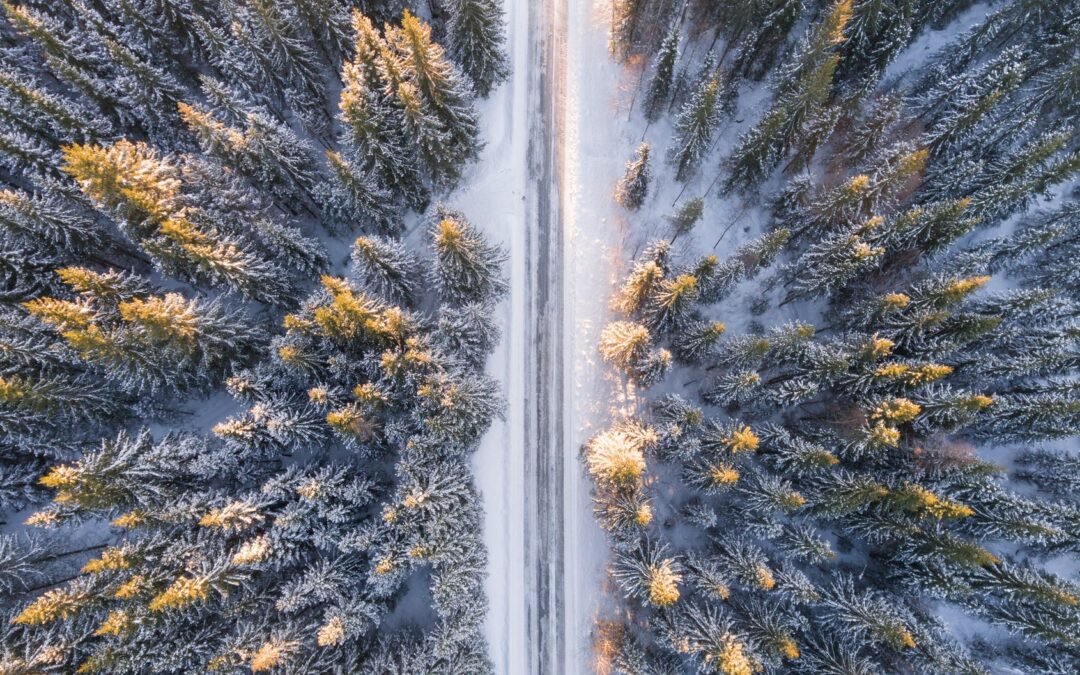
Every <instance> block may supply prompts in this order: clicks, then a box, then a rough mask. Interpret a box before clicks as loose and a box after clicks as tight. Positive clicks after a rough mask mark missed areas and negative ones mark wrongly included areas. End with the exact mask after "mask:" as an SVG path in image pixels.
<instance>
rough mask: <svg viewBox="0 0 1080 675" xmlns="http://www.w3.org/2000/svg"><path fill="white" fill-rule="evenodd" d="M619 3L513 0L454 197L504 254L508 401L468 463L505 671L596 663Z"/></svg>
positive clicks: (625, 142)
mask: <svg viewBox="0 0 1080 675" xmlns="http://www.w3.org/2000/svg"><path fill="white" fill-rule="evenodd" d="M609 11H610V5H609V0H507V25H508V35H509V40H508V49H509V51H510V55H511V62H512V67H513V74H512V76H511V78H510V80H509V81H508V82H507V83H505V84H504V85H503V86H502V87H500V88H499V89H498V90H497V91H496V92H495V93H494V94H493V95H492V96H491V97H490V98H489V99H488V100H487V101H485V102H484V103H483V105H482V108H481V113H482V115H483V118H484V121H483V129H484V134H485V141H486V147H485V149H484V153H483V156H482V157H481V159H480V161H479V162H478V163H477V165H476V167H475V170H474V173H473V175H472V176H470V177H469V179H468V183H467V184H468V187H467V188H466V189H464V190H461V191H459V192H457V193H455V195H454V198H453V199H452V204H453V205H454V206H455V207H456V208H460V209H461V210H463V211H464V212H465V213H466V214H467V215H468V216H469V217H470V218H471V219H472V220H473V222H475V223H476V224H477V225H478V226H480V227H482V228H484V229H485V230H486V231H487V232H488V233H489V234H490V235H491V236H492V237H494V238H495V239H497V240H500V241H502V242H503V244H504V245H505V246H506V247H507V249H508V250H509V253H510V263H509V275H510V281H511V292H510V297H509V299H508V300H507V301H506V302H504V303H503V304H502V305H501V306H500V308H499V310H498V311H499V315H500V320H501V324H502V326H503V340H502V343H501V345H500V348H499V350H498V351H497V352H496V354H495V355H494V356H493V357H492V359H491V362H490V364H489V372H490V373H491V374H492V375H494V376H496V377H498V378H499V380H500V381H501V382H502V383H503V385H504V392H505V395H506V399H507V414H506V417H505V420H504V421H502V422H500V423H498V424H496V425H495V426H494V427H493V429H492V430H491V432H489V433H488V435H487V436H486V437H485V439H484V442H483V444H482V446H481V448H480V449H479V451H478V452H477V454H476V456H475V458H474V462H473V465H474V471H475V472H476V476H477V482H478V486H479V488H480V491H481V494H482V495H483V499H484V508H485V512H486V518H485V525H484V528H485V532H484V541H485V543H486V545H487V549H488V554H489V558H490V565H489V577H488V584H487V593H488V597H489V599H490V601H491V609H490V612H489V614H488V621H487V638H488V642H489V646H490V649H491V656H492V660H493V661H494V663H495V669H496V672H498V673H506V674H512V675H518V674H519V673H520V674H534V673H535V674H541V673H543V674H549V673H575V674H576V673H587V672H591V671H592V666H591V664H590V646H589V637H590V630H591V627H592V623H593V621H594V619H595V617H596V615H597V614H598V613H599V611H600V609H601V603H602V596H601V592H602V588H603V579H604V565H605V561H606V559H607V544H606V542H605V540H604V537H603V534H602V532H601V531H600V529H599V527H598V526H597V525H596V523H595V521H594V520H593V517H592V509H591V502H590V498H589V484H588V481H587V479H586V477H585V476H584V474H583V473H582V469H581V464H580V462H579V460H578V448H579V447H580V446H581V443H582V441H583V440H584V439H585V438H586V437H587V436H588V435H590V434H591V433H592V430H593V429H594V428H595V427H597V426H600V425H602V424H604V423H605V422H606V420H607V418H608V414H609V411H610V409H611V407H612V405H613V404H614V405H617V401H615V400H614V398H613V392H614V389H613V388H606V387H604V386H598V383H600V384H601V385H602V384H603V379H602V369H600V368H599V365H598V363H597V361H596V356H595V345H596V337H597V335H598V331H599V329H600V327H601V326H602V325H603V324H604V320H605V318H606V316H607V313H608V310H607V301H606V298H607V297H608V295H609V292H610V288H611V285H612V283H613V279H614V278H615V277H616V267H617V260H618V257H619V256H618V250H619V242H620V241H621V238H622V237H621V233H620V232H621V227H620V222H619V219H618V218H617V217H616V214H615V211H614V205H613V203H612V202H611V200H610V198H609V195H610V191H611V187H612V185H613V184H614V182H615V180H617V178H618V173H619V167H620V166H621V164H622V161H623V158H622V155H623V154H626V153H624V152H623V151H624V150H626V149H627V148H630V147H632V139H631V138H630V135H631V134H630V133H629V131H628V130H626V129H625V128H624V127H625V126H626V125H625V124H619V123H618V122H619V121H621V120H622V119H625V109H624V108H623V109H622V112H619V109H620V107H621V106H625V100H622V101H621V102H620V100H621V99H626V98H628V97H625V96H622V95H621V94H620V92H621V91H622V88H621V87H620V77H621V76H622V75H621V73H622V69H621V68H620V67H619V66H617V65H616V64H614V63H613V62H612V61H611V59H610V57H609V55H608V53H607V37H608V25H607V19H608V15H609ZM627 152H628V150H627Z"/></svg>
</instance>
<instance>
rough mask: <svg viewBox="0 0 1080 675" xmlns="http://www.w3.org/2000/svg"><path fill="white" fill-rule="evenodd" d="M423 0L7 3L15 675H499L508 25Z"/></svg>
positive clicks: (2, 499) (1, 261)
mask: <svg viewBox="0 0 1080 675" xmlns="http://www.w3.org/2000/svg"><path fill="white" fill-rule="evenodd" d="M413 4H414V3H405V2H399V1H397V0H386V1H363V2H348V1H346V0H273V1H271V0H201V1H200V2H186V1H176V0H103V1H101V2H87V3H81V2H72V3H56V2H47V1H43V0H23V1H19V0H13V1H12V2H5V3H3V6H2V12H0V14H2V17H0V50H2V59H0V60H2V62H3V65H2V67H0V119H2V120H3V122H4V124H3V129H2V130H0V182H2V183H3V185H2V186H0V188H2V191H0V509H2V511H3V513H4V517H3V520H4V521H5V522H6V523H8V525H9V527H6V528H5V531H6V532H10V533H9V534H3V535H0V596H2V600H0V612H2V614H3V617H4V618H3V626H4V627H3V629H2V631H0V634H2V636H3V637H2V639H0V671H2V672H5V673H8V672H10V673H73V672H79V673H91V672H98V673H196V672H199V673H201V672H228V673H242V672H282V673H284V672H288V673H329V672H347V673H371V674H373V675H374V674H375V673H378V674H380V675H383V674H386V675H389V674H390V673H401V674H402V675H404V674H407V673H420V672H424V673H435V672H439V673H447V674H451V673H456V674H459V675H466V674H468V675H472V674H475V673H483V672H488V671H490V670H491V665H490V663H489V661H488V657H487V646H486V644H485V642H484V638H483V635H482V633H481V631H480V626H481V623H482V621H483V619H484V616H485V612H486V598H485V594H484V588H483V577H484V566H485V561H486V552H485V550H484V546H483V542H482V541H481V540H480V531H481V528H480V523H481V517H482V513H481V509H480V505H479V499H478V495H477V493H476V489H475V486H474V485H473V482H472V476H471V474H470V470H469V463H468V460H469V457H470V455H471V453H472V451H473V450H475V448H476V445H477V443H478V442H479V438H480V436H481V435H482V434H483V432H484V431H485V430H486V428H487V427H488V425H489V424H490V423H491V421H492V419H493V418H494V417H495V416H497V415H499V414H500V410H501V406H502V403H501V400H500V389H499V387H498V385H497V383H495V382H494V381H492V380H491V379H490V378H488V377H487V376H486V375H484V373H483V366H484V362H485V360H486V358H487V356H488V354H489V353H490V352H491V351H492V350H493V349H494V347H495V345H496V343H497V341H498V339H499V335H498V330H497V328H496V326H495V324H494V320H493V317H492V307H493V306H494V304H495V303H497V302H498V301H499V300H500V298H501V297H502V295H503V294H504V293H505V290H506V284H505V282H504V280H503V270H502V265H503V261H504V253H503V252H502V250H501V249H499V248H498V247H496V246H493V245H492V244H490V243H488V241H487V240H486V238H485V237H484V235H483V234H482V233H481V232H480V231H479V230H478V229H477V228H476V227H475V226H474V225H472V224H471V223H470V222H469V221H468V220H467V219H466V216H465V215H464V214H461V213H457V212H453V211H450V210H448V209H445V208H442V207H437V208H436V207H432V208H430V209H429V204H430V203H431V202H432V201H434V199H436V198H437V197H439V196H440V195H442V194H445V193H446V192H447V191H448V190H449V189H451V188H452V187H453V186H454V185H455V184H456V182H457V180H458V179H459V177H460V176H461V173H462V170H463V168H464V166H465V165H466V164H467V163H468V162H469V161H470V160H472V159H474V158H475V157H476V155H477V152H478V150H479V141H478V131H479V130H478V117H477V113H476V111H475V108H474V105H473V100H474V98H475V96H476V95H478V94H480V95H486V94H487V93H488V92H489V91H490V90H491V89H492V88H493V87H494V86H495V85H497V84H498V83H499V82H500V81H501V80H502V79H503V78H505V77H506V75H507V63H506V57H505V55H504V40H505V37H504V35H503V29H504V26H503V13H502V7H501V4H500V2H498V1H497V0H454V1H449V0H447V1H446V2H440V3H438V6H437V7H435V6H429V5H427V4H425V3H415V4H416V6H412V5H413ZM432 12H435V14H434V15H433V14H432ZM380 26H381V27H380ZM440 43H442V44H445V45H446V49H445V50H444V48H443V46H441V44H440ZM405 222H411V223H417V222H418V223H419V227H420V228H421V229H424V228H425V226H426V229H427V230H428V235H429V236H428V237H427V239H426V242H425V243H423V244H420V247H417V246H416V245H415V244H414V245H411V246H410V245H407V244H406V243H405V240H404V239H402V238H401V236H400V235H401V232H402V230H403V227H404V223H405ZM357 235H360V236H359V237H358V238H356V239H355V242H354V243H353V245H352V250H351V256H350V257H349V260H348V261H345V262H342V259H343V258H345V257H346V255H345V253H335V252H334V250H333V249H334V246H335V244H336V245H337V246H341V244H340V243H339V242H340V240H339V239H336V238H335V237H342V236H347V237H350V238H352V237H357ZM412 241H414V242H416V241H419V238H417V237H413V238H412ZM349 263H351V265H350V264H349ZM346 267H348V270H347V271H346V269H345V268H346ZM226 392H227V393H228V395H231V398H232V402H229V396H228V395H226ZM23 521H25V523H26V526H27V527H26V531H25V532H20V531H19V528H18V524H19V523H21V522H23Z"/></svg>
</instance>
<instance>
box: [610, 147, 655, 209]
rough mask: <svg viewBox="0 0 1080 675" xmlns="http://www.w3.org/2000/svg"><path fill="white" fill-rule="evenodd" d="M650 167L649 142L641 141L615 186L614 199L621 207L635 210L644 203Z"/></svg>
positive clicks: (650, 173)
mask: <svg viewBox="0 0 1080 675" xmlns="http://www.w3.org/2000/svg"><path fill="white" fill-rule="evenodd" d="M651 179H652V167H650V166H649V144H648V143H642V144H641V145H639V146H638V148H637V150H636V151H635V155H634V159H633V160H631V161H629V162H627V164H626V173H625V174H624V175H623V178H622V180H620V181H619V184H618V185H617V186H615V201H617V202H618V203H619V205H620V206H622V207H623V208H627V209H630V210H631V211H636V210H638V209H639V208H641V205H642V204H643V203H645V197H647V196H648V194H649V181H650V180H651Z"/></svg>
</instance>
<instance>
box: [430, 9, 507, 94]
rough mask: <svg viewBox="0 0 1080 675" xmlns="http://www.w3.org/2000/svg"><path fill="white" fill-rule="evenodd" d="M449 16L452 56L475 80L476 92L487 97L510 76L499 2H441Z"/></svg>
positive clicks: (447, 23) (503, 23) (448, 24)
mask: <svg viewBox="0 0 1080 675" xmlns="http://www.w3.org/2000/svg"><path fill="white" fill-rule="evenodd" d="M441 5H442V7H443V9H444V11H446V12H447V14H448V15H449V17H448V19H447V22H446V31H447V33H448V34H449V36H450V53H451V55H452V56H453V57H454V61H456V62H457V63H458V64H459V65H460V66H461V69H462V71H464V73H465V74H466V75H467V76H468V77H469V79H470V80H472V84H473V89H475V90H476V93H477V94H479V95H480V96H487V95H488V94H489V93H490V92H491V89H492V87H494V86H495V85H497V84H499V83H500V82H502V81H503V80H505V79H506V77H507V75H508V74H509V65H508V64H507V59H506V53H505V45H504V43H505V38H504V37H503V34H504V30H505V19H504V18H503V8H502V3H501V2H500V0H441Z"/></svg>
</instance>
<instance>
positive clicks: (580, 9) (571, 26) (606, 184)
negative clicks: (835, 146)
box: [559, 0, 640, 673]
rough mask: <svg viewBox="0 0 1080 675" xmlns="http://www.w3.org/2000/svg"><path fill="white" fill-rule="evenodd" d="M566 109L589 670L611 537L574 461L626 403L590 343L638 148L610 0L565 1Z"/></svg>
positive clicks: (570, 402)
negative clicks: (612, 46)
mask: <svg viewBox="0 0 1080 675" xmlns="http://www.w3.org/2000/svg"><path fill="white" fill-rule="evenodd" d="M567 12H568V14H567V20H566V22H565V24H566V26H567V36H566V64H567V65H566V74H565V77H566V83H565V98H564V100H563V101H561V102H560V104H561V105H562V106H563V111H562V112H563V127H564V128H563V138H562V139H561V140H562V150H563V161H562V163H561V175H560V177H559V178H560V184H561V185H562V205H561V207H562V220H563V227H564V239H563V264H564V279H565V285H564V304H565V307H566V325H565V327H564V330H565V333H564V344H565V350H564V354H565V362H564V366H565V381H566V388H565V391H564V408H565V410H566V416H565V418H564V419H565V429H564V434H565V436H564V438H565V440H564V443H563V446H564V448H565V452H566V456H565V459H564V466H565V471H564V476H563V480H564V486H563V495H564V500H565V502H564V513H565V519H564V520H565V523H564V527H565V534H564V540H565V548H564V550H565V570H566V583H565V603H566V604H565V630H566V640H565V644H566V654H565V667H564V668H563V671H562V672H565V673H586V672H591V671H592V670H593V668H592V665H591V663H590V661H591V644H590V634H591V630H592V625H593V622H594V620H595V619H596V617H597V616H598V615H601V614H602V613H603V611H604V607H605V604H606V603H605V597H604V596H603V595H602V594H603V592H604V587H605V584H604V579H605V574H604V568H605V565H606V562H607V559H608V550H609V549H608V544H607V541H606V539H605V537H604V534H603V531H602V530H601V529H600V526H599V525H598V524H597V522H596V520H595V519H594V517H593V513H592V502H591V498H590V487H591V484H590V482H589V480H588V477H587V476H586V475H585V473H584V468H583V465H582V463H581V461H580V459H579V449H580V448H581V445H582V443H584V441H585V440H586V439H587V438H588V437H589V436H591V435H592V434H594V433H595V432H596V431H598V430H599V429H600V428H603V427H605V426H606V425H607V424H608V422H609V421H610V418H611V415H612V414H613V413H614V412H616V411H617V409H618V408H620V407H621V406H623V405H624V401H622V399H621V395H620V389H619V387H618V386H617V383H615V382H614V381H612V380H611V379H609V378H607V377H606V376H605V373H606V372H607V369H606V368H604V366H603V364H602V363H601V362H600V360H599V355H598V353H597V350H596V345H597V339H598V338H599V335H600V331H601V329H602V328H603V327H604V325H605V324H606V323H607V321H608V319H609V316H610V310H609V306H608V299H609V297H610V296H611V291H612V289H613V286H614V284H615V283H616V281H617V279H618V277H619V275H620V272H621V264H620V260H621V259H622V258H625V254H624V252H623V251H622V242H623V241H624V231H625V229H626V223H625V221H624V219H623V214H622V213H621V212H620V210H619V208H618V207H617V206H616V205H615V202H614V201H613V200H612V198H611V194H612V189H613V187H614V185H615V183H616V182H617V181H618V180H619V177H620V175H621V173H622V166H623V164H624V163H625V161H626V159H627V158H628V157H629V155H630V153H631V151H632V150H633V148H634V147H635V146H636V145H637V138H636V137H634V133H638V134H640V130H638V131H637V132H634V131H633V130H632V129H631V128H630V125H628V124H627V121H626V120H627V108H628V106H629V104H630V98H631V96H632V86H633V85H634V84H636V73H634V72H631V71H630V70H627V69H624V68H623V67H622V66H620V65H619V64H617V63H616V62H615V61H614V60H613V59H612V58H611V56H610V54H609V53H608V46H607V45H608V35H609V25H610V13H611V5H610V2H609V1H608V0H579V1H575V0H570V2H569V6H568V7H567Z"/></svg>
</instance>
